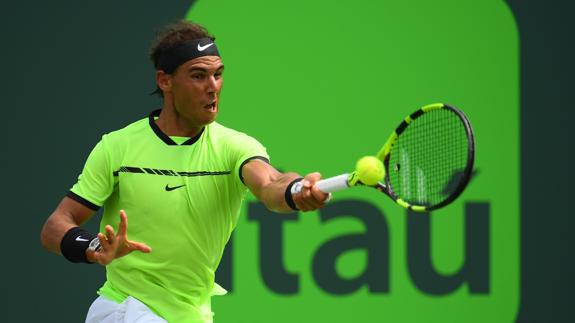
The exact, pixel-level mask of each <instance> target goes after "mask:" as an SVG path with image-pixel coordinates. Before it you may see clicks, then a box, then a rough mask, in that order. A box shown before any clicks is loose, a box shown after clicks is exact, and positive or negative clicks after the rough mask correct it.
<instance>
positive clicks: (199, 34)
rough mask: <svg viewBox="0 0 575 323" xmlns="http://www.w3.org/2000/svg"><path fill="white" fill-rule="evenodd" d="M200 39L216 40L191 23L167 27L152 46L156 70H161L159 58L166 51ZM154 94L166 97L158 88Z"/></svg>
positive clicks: (182, 21)
mask: <svg viewBox="0 0 575 323" xmlns="http://www.w3.org/2000/svg"><path fill="white" fill-rule="evenodd" d="M200 38H210V39H211V40H213V41H214V40H216V38H215V37H214V36H212V35H210V33H209V32H208V30H207V29H206V28H204V27H203V26H201V25H199V24H196V23H193V22H191V21H186V20H180V21H177V22H175V23H172V24H170V25H167V26H166V27H164V28H163V29H162V30H161V31H160V32H158V33H157V35H156V38H155V39H154V41H153V42H152V45H151V46H150V59H151V60H152V63H153V64H154V68H155V69H159V68H158V61H159V58H160V56H161V55H162V54H163V53H165V52H166V51H169V50H171V49H173V48H175V47H177V46H180V45H182V44H184V43H186V42H188V41H191V40H195V39H200ZM152 94H159V95H160V96H162V97H163V96H164V93H163V92H162V90H160V89H159V88H157V89H156V91H154V93H152Z"/></svg>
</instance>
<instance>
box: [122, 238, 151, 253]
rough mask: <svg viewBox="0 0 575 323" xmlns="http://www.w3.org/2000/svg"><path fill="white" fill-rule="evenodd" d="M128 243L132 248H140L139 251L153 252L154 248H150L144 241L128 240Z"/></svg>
mask: <svg viewBox="0 0 575 323" xmlns="http://www.w3.org/2000/svg"><path fill="white" fill-rule="evenodd" d="M127 244H128V246H129V248H130V249H132V250H138V251H141V252H143V253H150V252H152V248H150V247H149V246H148V245H147V244H145V243H142V242H136V241H128V243H127Z"/></svg>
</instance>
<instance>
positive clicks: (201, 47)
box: [198, 43, 214, 52]
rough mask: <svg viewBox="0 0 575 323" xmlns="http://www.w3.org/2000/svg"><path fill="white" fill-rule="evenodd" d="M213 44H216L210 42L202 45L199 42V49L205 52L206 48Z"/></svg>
mask: <svg viewBox="0 0 575 323" xmlns="http://www.w3.org/2000/svg"><path fill="white" fill-rule="evenodd" d="M213 44H214V43H209V44H207V45H204V46H200V44H198V50H199V51H200V52H203V51H204V50H206V48H208V47H210V46H212V45H213Z"/></svg>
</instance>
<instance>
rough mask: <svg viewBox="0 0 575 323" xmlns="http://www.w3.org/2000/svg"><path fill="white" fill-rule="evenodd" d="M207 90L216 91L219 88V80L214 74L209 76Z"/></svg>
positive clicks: (209, 91)
mask: <svg viewBox="0 0 575 323" xmlns="http://www.w3.org/2000/svg"><path fill="white" fill-rule="evenodd" d="M207 83H208V84H207V91H208V93H215V92H216V91H217V90H218V80H217V79H216V77H215V76H214V75H211V76H210V77H208V81H207Z"/></svg>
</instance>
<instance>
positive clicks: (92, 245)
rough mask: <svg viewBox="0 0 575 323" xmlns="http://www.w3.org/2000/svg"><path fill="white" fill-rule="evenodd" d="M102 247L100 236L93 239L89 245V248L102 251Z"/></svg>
mask: <svg viewBox="0 0 575 323" xmlns="http://www.w3.org/2000/svg"><path fill="white" fill-rule="evenodd" d="M101 248H102V246H101V245H100V239H98V237H96V238H94V239H92V241H90V244H89V245H88V250H92V251H100V249H101Z"/></svg>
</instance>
